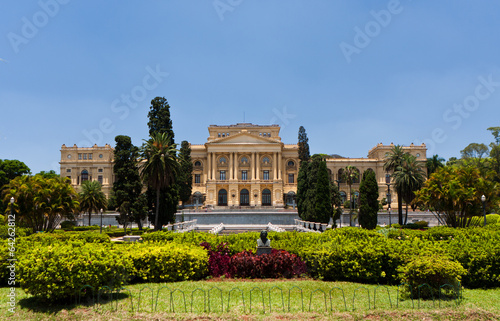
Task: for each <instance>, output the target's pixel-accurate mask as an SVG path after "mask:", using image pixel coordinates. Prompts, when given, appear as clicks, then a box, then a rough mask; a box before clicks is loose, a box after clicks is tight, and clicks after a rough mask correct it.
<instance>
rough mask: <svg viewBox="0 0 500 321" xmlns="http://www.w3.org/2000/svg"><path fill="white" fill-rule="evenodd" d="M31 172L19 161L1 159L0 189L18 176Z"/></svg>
mask: <svg viewBox="0 0 500 321" xmlns="http://www.w3.org/2000/svg"><path fill="white" fill-rule="evenodd" d="M30 172H31V170H30V169H29V167H28V166H26V164H24V163H23V162H21V161H18V160H15V159H14V160H9V159H4V160H2V159H0V189H1V188H2V187H3V186H4V185H5V184H7V183H9V181H10V180H13V179H14V178H16V177H17V176H21V175H26V174H29V173H30Z"/></svg>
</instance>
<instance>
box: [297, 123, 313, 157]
mask: <svg viewBox="0 0 500 321" xmlns="http://www.w3.org/2000/svg"><path fill="white" fill-rule="evenodd" d="M308 142H309V138H307V134H306V130H305V128H304V127H303V126H300V128H299V142H298V145H299V159H300V161H301V162H304V161H308V160H309V158H310V153H309V143H308Z"/></svg>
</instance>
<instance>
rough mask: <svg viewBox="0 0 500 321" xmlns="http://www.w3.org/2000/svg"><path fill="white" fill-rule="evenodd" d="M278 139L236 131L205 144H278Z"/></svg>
mask: <svg viewBox="0 0 500 321" xmlns="http://www.w3.org/2000/svg"><path fill="white" fill-rule="evenodd" d="M280 143H281V142H280V141H277V140H275V139H272V138H271V137H260V136H255V135H252V134H248V133H238V134H236V135H233V136H229V137H223V138H218V139H215V140H212V141H210V142H207V144H280Z"/></svg>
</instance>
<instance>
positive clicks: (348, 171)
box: [342, 165, 359, 225]
mask: <svg viewBox="0 0 500 321" xmlns="http://www.w3.org/2000/svg"><path fill="white" fill-rule="evenodd" d="M358 179H359V170H358V169H357V168H356V166H351V165H347V166H346V168H345V169H344V171H343V172H342V180H343V181H344V182H345V183H346V184H347V185H348V186H349V201H351V204H352V206H351V209H350V211H349V225H351V224H352V212H353V211H354V207H355V206H354V204H353V199H352V189H351V188H352V184H354V182H357V181H358Z"/></svg>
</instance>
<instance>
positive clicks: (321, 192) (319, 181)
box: [313, 160, 333, 223]
mask: <svg viewBox="0 0 500 321" xmlns="http://www.w3.org/2000/svg"><path fill="white" fill-rule="evenodd" d="M332 214H333V207H332V202H331V195H330V180H329V179H328V170H327V168H326V162H325V161H323V160H322V161H320V162H319V166H318V171H317V173H316V187H315V190H314V220H313V221H314V222H319V223H328V222H329V221H330V218H331V217H332Z"/></svg>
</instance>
